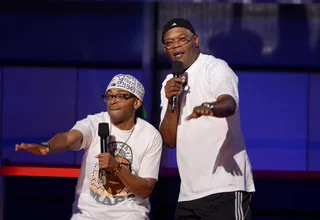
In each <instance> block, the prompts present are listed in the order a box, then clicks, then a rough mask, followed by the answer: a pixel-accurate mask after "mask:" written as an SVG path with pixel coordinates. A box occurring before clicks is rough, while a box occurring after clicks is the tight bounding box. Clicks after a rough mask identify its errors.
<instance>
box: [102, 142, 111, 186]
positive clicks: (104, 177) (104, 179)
mask: <svg viewBox="0 0 320 220" xmlns="http://www.w3.org/2000/svg"><path fill="white" fill-rule="evenodd" d="M108 137H109V136H108ZM108 137H105V138H101V139H100V144H101V153H106V152H109V149H108ZM101 172H102V183H103V185H105V184H107V171H106V170H105V169H101Z"/></svg>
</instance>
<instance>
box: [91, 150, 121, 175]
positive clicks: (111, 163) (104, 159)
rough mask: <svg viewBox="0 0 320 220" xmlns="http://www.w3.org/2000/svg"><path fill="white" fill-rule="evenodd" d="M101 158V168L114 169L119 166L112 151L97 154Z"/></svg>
mask: <svg viewBox="0 0 320 220" xmlns="http://www.w3.org/2000/svg"><path fill="white" fill-rule="evenodd" d="M96 158H98V160H99V168H100V169H105V170H107V171H114V170H116V169H117V168H118V162H117V161H116V159H115V158H114V157H113V156H112V155H111V154H110V153H102V154H99V155H97V156H96Z"/></svg>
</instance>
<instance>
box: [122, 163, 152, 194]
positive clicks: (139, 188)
mask: <svg viewBox="0 0 320 220" xmlns="http://www.w3.org/2000/svg"><path fill="white" fill-rule="evenodd" d="M117 175H118V177H119V179H120V180H121V182H122V183H123V184H124V185H125V186H126V187H127V189H128V190H129V191H130V192H132V193H134V194H135V195H137V196H138V197H140V198H142V199H145V198H147V197H149V195H150V194H151V192H152V188H153V186H151V185H150V184H149V182H148V180H146V179H144V178H141V177H139V176H136V175H133V174H131V173H130V172H129V170H128V169H127V168H126V167H122V168H121V169H120V170H119V172H118V173H117Z"/></svg>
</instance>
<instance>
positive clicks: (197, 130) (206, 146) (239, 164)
mask: <svg viewBox="0 0 320 220" xmlns="http://www.w3.org/2000/svg"><path fill="white" fill-rule="evenodd" d="M183 75H184V77H186V85H185V86H184V90H183V91H182V93H181V94H180V95H179V97H178V101H177V102H178V105H180V118H179V123H178V130H177V142H176V144H177V146H176V149H177V163H178V169H179V173H180V178H181V186H180V195H179V201H189V200H194V199H198V198H202V197H205V196H207V195H211V194H214V193H222V192H230V191H237V190H243V191H247V192H252V191H255V187H254V183H253V178H252V170H251V164H250V161H249V158H248V155H247V151H246V146H245V142H244V139H243V136H242V132H241V128H240V117H239V95H238V77H237V76H236V75H235V73H234V72H233V71H232V70H231V68H230V67H229V66H228V64H227V63H226V62H224V61H223V60H220V59H217V58H215V57H213V56H211V55H205V54H200V56H199V57H198V59H197V60H196V61H195V62H194V63H193V64H192V65H191V66H190V67H189V68H188V69H187V71H186V72H185V73H184V74H183ZM172 77H173V76H172V74H169V75H168V76H167V77H166V79H165V80H164V82H163V84H162V89H161V108H162V109H161V121H162V120H163V118H164V115H165V113H166V109H167V105H168V99H167V98H166V97H165V91H164V86H165V85H166V82H167V81H168V80H169V79H171V78H172ZM221 94H228V95H231V96H232V97H233V98H234V99H235V101H236V102H237V104H238V110H237V111H236V113H235V114H234V115H233V116H230V117H227V118H217V117H212V116H201V117H200V118H197V119H191V120H189V121H187V120H185V118H186V117H187V116H188V115H190V114H191V113H192V111H193V109H194V107H196V106H199V105H201V104H202V103H204V102H214V101H216V99H217V97H218V96H219V95H221Z"/></svg>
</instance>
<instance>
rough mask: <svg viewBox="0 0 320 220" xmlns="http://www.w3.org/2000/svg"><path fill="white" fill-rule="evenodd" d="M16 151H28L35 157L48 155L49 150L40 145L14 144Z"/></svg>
mask: <svg viewBox="0 0 320 220" xmlns="http://www.w3.org/2000/svg"><path fill="white" fill-rule="evenodd" d="M16 151H29V152H31V153H33V154H36V155H47V154H49V151H50V150H49V148H48V147H46V146H43V145H41V144H24V143H21V144H16Z"/></svg>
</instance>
